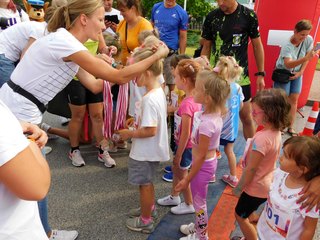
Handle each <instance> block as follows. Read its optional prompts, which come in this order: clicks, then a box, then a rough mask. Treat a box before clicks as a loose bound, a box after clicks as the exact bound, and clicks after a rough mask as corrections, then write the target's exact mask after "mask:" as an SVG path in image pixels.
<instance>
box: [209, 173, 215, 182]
mask: <svg viewBox="0 0 320 240" xmlns="http://www.w3.org/2000/svg"><path fill="white" fill-rule="evenodd" d="M215 182H216V175H215V174H213V175H212V177H211V178H210V180H209V183H215Z"/></svg>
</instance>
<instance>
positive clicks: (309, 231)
mask: <svg viewBox="0 0 320 240" xmlns="http://www.w3.org/2000/svg"><path fill="white" fill-rule="evenodd" d="M317 223H318V219H317V218H311V217H306V218H305V219H304V222H303V230H302V233H301V235H300V238H299V239H300V240H312V239H313V235H314V233H315V231H316V227H317Z"/></svg>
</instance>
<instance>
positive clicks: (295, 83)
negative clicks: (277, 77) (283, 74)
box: [273, 76, 302, 96]
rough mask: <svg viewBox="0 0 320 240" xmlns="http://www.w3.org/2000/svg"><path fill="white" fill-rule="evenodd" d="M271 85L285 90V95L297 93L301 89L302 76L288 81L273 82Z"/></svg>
mask: <svg viewBox="0 0 320 240" xmlns="http://www.w3.org/2000/svg"><path fill="white" fill-rule="evenodd" d="M273 87H274V88H281V89H283V90H284V91H285V92H286V94H287V96H289V95H290V94H294V93H297V94H299V93H301V89H302V76H300V77H298V78H297V79H294V80H292V81H289V82H288V83H278V82H274V83H273Z"/></svg>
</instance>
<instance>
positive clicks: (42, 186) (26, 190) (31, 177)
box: [0, 142, 50, 201]
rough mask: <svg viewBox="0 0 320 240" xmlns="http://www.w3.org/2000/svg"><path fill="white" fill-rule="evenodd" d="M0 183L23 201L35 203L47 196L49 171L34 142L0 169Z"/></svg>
mask: <svg viewBox="0 0 320 240" xmlns="http://www.w3.org/2000/svg"><path fill="white" fill-rule="evenodd" d="M0 182H1V183H2V184H4V185H5V186H6V187H7V188H8V189H9V190H10V191H11V192H12V193H13V194H15V195H16V196H17V197H18V198H21V199H24V200H33V201H37V200H41V199H43V198H44V197H45V196H46V195H47V193H48V190H49V186H50V170H49V166H48V164H47V161H46V160H45V159H44V157H43V155H42V154H41V152H40V150H39V148H38V146H37V145H36V144H35V143H34V142H30V144H29V145H28V146H27V147H26V148H25V149H24V150H22V151H21V152H20V153H18V154H17V155H16V156H15V157H13V158H12V159H11V160H10V161H8V162H7V163H5V164H4V165H3V166H1V167H0Z"/></svg>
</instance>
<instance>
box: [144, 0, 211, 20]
mask: <svg viewBox="0 0 320 240" xmlns="http://www.w3.org/2000/svg"><path fill="white" fill-rule="evenodd" d="M157 2H160V1H159V0H141V3H142V9H143V15H144V16H145V17H147V18H150V16H151V10H152V7H153V5H154V4H155V3H157ZM177 3H178V4H179V5H180V6H181V7H183V4H184V0H177ZM211 10H212V7H211V5H210V4H209V3H208V2H207V1H206V0H188V1H187V12H188V14H190V15H192V16H193V17H194V18H198V17H204V16H206V15H207V14H208V13H209V12H210V11H211Z"/></svg>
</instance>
